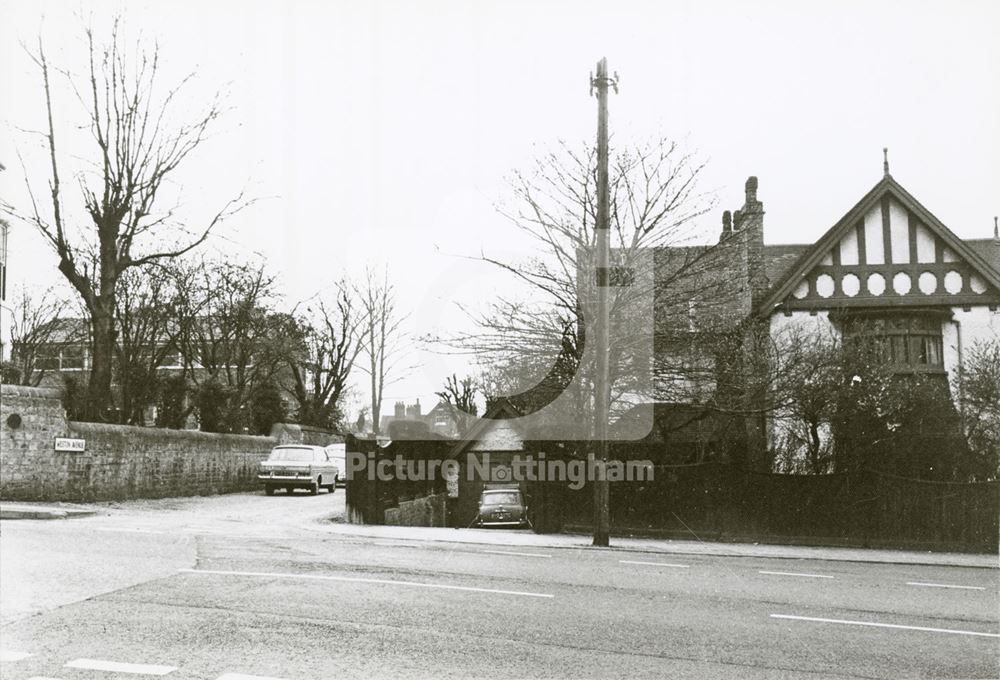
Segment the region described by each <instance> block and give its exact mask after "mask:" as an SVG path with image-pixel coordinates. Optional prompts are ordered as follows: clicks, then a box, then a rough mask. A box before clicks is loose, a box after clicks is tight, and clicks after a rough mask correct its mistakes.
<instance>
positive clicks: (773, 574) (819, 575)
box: [757, 571, 833, 578]
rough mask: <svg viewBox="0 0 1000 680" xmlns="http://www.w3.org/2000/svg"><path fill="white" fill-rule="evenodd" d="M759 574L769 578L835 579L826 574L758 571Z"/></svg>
mask: <svg viewBox="0 0 1000 680" xmlns="http://www.w3.org/2000/svg"><path fill="white" fill-rule="evenodd" d="M757 573H758V574H767V575H768V576H801V577H802V578H833V577H832V576H827V575H826V574H800V573H797V572H792V571H758V572H757Z"/></svg>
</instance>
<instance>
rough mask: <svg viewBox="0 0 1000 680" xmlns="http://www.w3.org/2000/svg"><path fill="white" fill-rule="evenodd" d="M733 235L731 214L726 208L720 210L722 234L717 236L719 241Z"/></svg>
mask: <svg viewBox="0 0 1000 680" xmlns="http://www.w3.org/2000/svg"><path fill="white" fill-rule="evenodd" d="M732 235H733V214H732V213H731V212H729V211H728V210H723V211H722V234H721V235H720V236H719V243H722V242H723V241H724V240H725V239H727V238H729V237H730V236H732Z"/></svg>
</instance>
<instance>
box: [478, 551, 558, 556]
mask: <svg viewBox="0 0 1000 680" xmlns="http://www.w3.org/2000/svg"><path fill="white" fill-rule="evenodd" d="M483 552H484V553H489V554H490V555H517V556H518V557H552V555H543V554H542V553H525V552H514V551H512V550H483Z"/></svg>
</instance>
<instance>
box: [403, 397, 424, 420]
mask: <svg viewBox="0 0 1000 680" xmlns="http://www.w3.org/2000/svg"><path fill="white" fill-rule="evenodd" d="M421 415H422V414H421V413H420V400H419V399H417V403H415V404H411V405H410V406H407V407H406V417H407V418H410V419H414V418H420V417H421Z"/></svg>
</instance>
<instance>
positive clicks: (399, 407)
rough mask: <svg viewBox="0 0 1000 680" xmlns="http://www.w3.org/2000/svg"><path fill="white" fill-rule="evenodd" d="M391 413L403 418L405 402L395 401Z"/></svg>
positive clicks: (404, 415)
mask: <svg viewBox="0 0 1000 680" xmlns="http://www.w3.org/2000/svg"><path fill="white" fill-rule="evenodd" d="M393 413H394V415H395V417H397V418H405V417H406V404H404V403H403V402H401V401H397V402H396V403H395V404H394V405H393Z"/></svg>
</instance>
